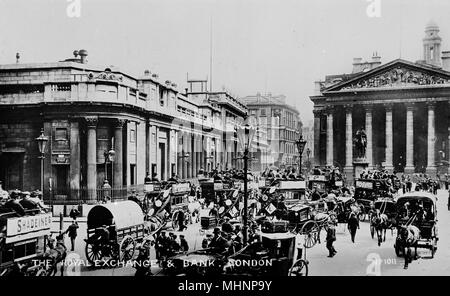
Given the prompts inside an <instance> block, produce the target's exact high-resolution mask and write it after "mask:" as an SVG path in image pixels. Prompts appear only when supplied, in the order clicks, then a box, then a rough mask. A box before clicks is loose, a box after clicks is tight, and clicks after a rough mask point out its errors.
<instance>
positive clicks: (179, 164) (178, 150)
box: [177, 131, 183, 178]
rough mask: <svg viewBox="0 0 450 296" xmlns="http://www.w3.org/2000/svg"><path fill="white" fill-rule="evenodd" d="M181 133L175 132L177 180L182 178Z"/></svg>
mask: <svg viewBox="0 0 450 296" xmlns="http://www.w3.org/2000/svg"><path fill="white" fill-rule="evenodd" d="M182 135H183V134H182V132H181V131H177V139H178V141H177V174H178V177H179V178H182V176H183V158H181V156H182V155H183V137H182Z"/></svg>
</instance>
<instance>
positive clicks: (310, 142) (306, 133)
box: [302, 120, 314, 164]
mask: <svg viewBox="0 0 450 296" xmlns="http://www.w3.org/2000/svg"><path fill="white" fill-rule="evenodd" d="M302 134H303V139H304V140H306V146H305V150H304V151H303V162H304V163H306V162H307V161H308V160H309V161H310V162H311V164H312V162H313V160H314V120H310V121H308V122H307V123H306V124H305V125H303V127H302ZM308 151H309V152H308ZM308 153H309V156H308Z"/></svg>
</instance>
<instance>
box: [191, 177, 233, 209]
mask: <svg viewBox="0 0 450 296" xmlns="http://www.w3.org/2000/svg"><path fill="white" fill-rule="evenodd" d="M199 184H200V190H201V194H202V198H203V199H204V200H205V203H206V204H210V203H211V202H217V201H218V199H220V198H221V196H223V195H227V194H229V193H230V192H231V191H233V190H234V188H233V186H234V185H233V182H232V181H231V180H230V181H228V182H227V181H225V180H214V178H210V179H203V180H199Z"/></svg>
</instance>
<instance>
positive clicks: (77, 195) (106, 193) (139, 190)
mask: <svg viewBox="0 0 450 296" xmlns="http://www.w3.org/2000/svg"><path fill="white" fill-rule="evenodd" d="M133 191H136V194H137V195H138V196H139V195H143V194H144V185H143V184H140V185H131V186H125V187H113V188H96V189H87V188H77V189H66V190H55V189H53V190H51V191H49V192H48V194H45V195H44V203H45V204H48V205H80V204H97V203H102V202H104V201H106V200H109V201H111V202H115V201H121V200H127V199H128V197H129V196H131V195H132V194H133Z"/></svg>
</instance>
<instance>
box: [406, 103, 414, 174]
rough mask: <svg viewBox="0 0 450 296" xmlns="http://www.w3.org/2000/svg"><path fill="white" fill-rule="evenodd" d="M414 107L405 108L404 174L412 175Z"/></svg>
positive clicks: (410, 105)
mask: <svg viewBox="0 0 450 296" xmlns="http://www.w3.org/2000/svg"><path fill="white" fill-rule="evenodd" d="M413 112H414V105H413V104H408V105H407V106H406V166H405V173H407V174H411V173H414V119H413V118H414V113H413Z"/></svg>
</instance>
